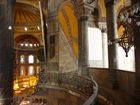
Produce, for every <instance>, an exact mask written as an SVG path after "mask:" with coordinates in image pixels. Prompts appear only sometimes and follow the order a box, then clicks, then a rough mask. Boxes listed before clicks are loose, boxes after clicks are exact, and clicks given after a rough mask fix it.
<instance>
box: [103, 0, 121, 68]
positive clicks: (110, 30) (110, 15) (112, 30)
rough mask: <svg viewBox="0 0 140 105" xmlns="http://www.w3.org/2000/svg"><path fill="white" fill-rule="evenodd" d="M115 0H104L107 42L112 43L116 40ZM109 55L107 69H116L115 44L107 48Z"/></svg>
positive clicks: (116, 53)
mask: <svg viewBox="0 0 140 105" xmlns="http://www.w3.org/2000/svg"><path fill="white" fill-rule="evenodd" d="M115 2H116V0H105V6H106V13H107V17H106V19H107V34H108V41H113V40H115V39H117V38H118V35H117V19H116V11H115ZM108 55H109V68H110V69H118V67H119V66H118V51H117V44H110V45H109V46H108Z"/></svg>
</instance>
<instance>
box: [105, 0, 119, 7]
mask: <svg viewBox="0 0 140 105" xmlns="http://www.w3.org/2000/svg"><path fill="white" fill-rule="evenodd" d="M116 2H117V0H105V6H106V7H110V6H113V5H115V4H116Z"/></svg>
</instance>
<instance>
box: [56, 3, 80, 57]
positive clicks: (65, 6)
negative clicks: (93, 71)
mask: <svg viewBox="0 0 140 105" xmlns="http://www.w3.org/2000/svg"><path fill="white" fill-rule="evenodd" d="M58 21H59V25H60V27H61V28H62V30H63V32H64V34H65V36H66V39H67V40H68V42H69V45H70V46H71V48H72V50H73V52H74V54H75V56H78V20H77V16H76V15H75V10H74V2H72V1H65V2H64V3H62V4H61V5H60V6H59V8H58Z"/></svg>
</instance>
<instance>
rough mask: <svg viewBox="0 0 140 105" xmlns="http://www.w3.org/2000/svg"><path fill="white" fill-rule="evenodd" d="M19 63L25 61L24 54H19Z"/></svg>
mask: <svg viewBox="0 0 140 105" xmlns="http://www.w3.org/2000/svg"><path fill="white" fill-rule="evenodd" d="M20 63H25V56H24V55H21V56H20Z"/></svg>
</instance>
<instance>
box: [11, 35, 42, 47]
mask: <svg viewBox="0 0 140 105" xmlns="http://www.w3.org/2000/svg"><path fill="white" fill-rule="evenodd" d="M24 41H29V42H34V43H37V44H39V45H40V44H41V42H40V41H39V40H38V39H37V38H36V37H34V36H32V35H29V34H24V35H19V36H18V37H16V38H15V41H14V42H15V44H14V45H15V46H16V45H17V44H18V43H22V42H24Z"/></svg>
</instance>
